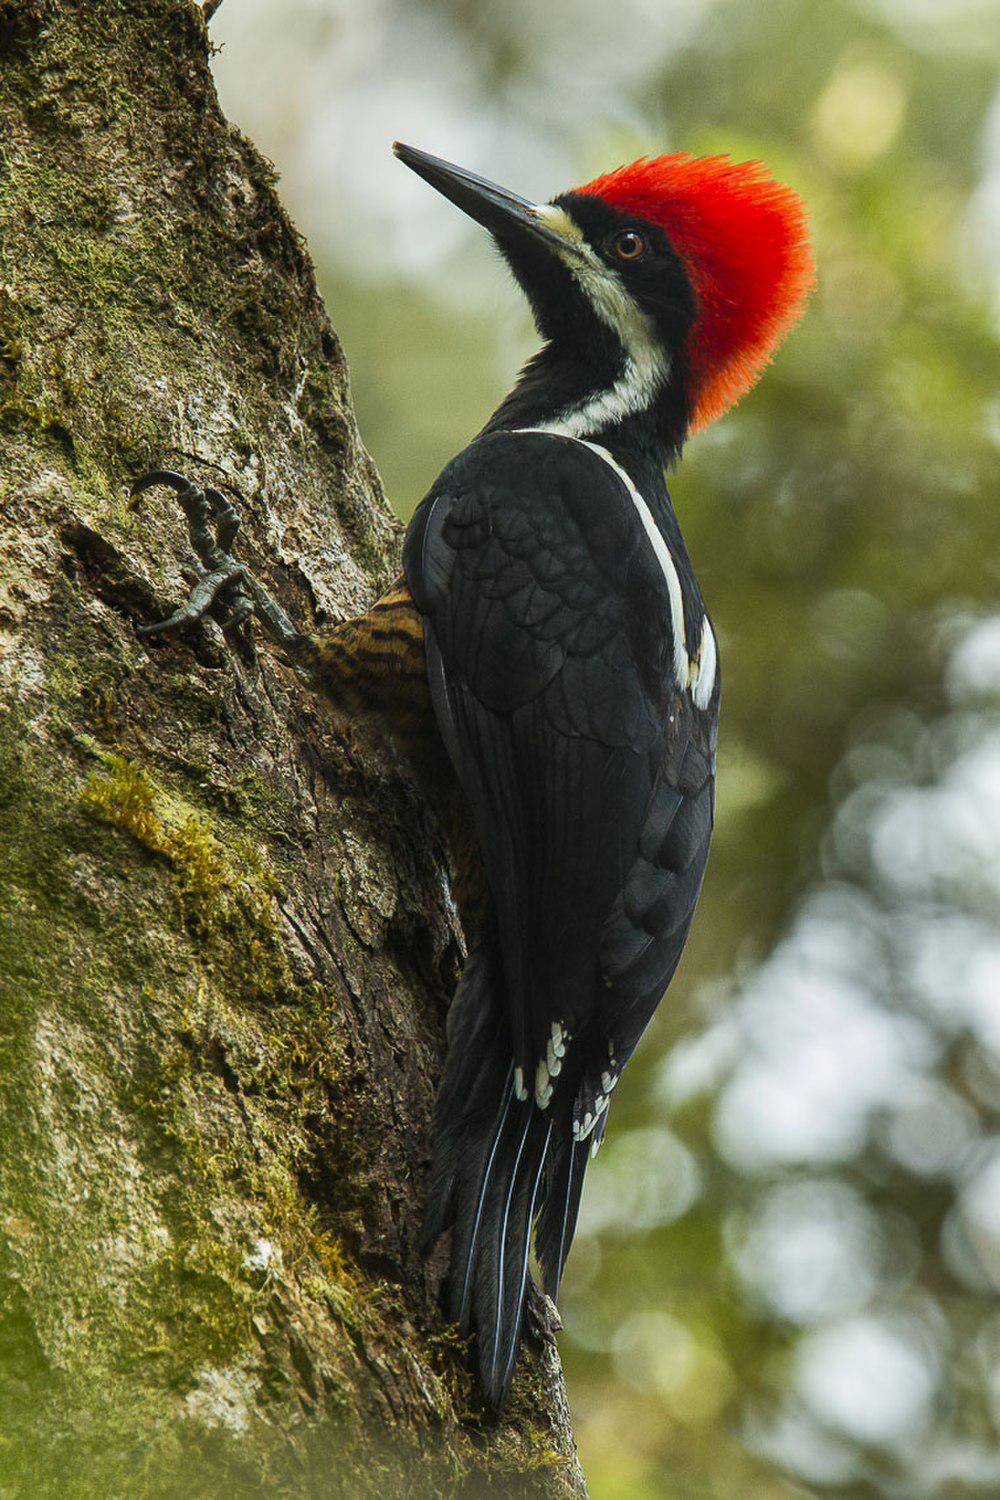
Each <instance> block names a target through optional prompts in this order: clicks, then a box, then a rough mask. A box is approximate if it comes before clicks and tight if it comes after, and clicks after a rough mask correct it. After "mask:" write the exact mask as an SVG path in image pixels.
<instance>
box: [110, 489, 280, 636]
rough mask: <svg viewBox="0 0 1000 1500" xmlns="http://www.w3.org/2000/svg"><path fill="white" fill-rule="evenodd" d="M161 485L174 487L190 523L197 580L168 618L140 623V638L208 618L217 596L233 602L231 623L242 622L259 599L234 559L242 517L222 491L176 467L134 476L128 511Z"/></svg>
mask: <svg viewBox="0 0 1000 1500" xmlns="http://www.w3.org/2000/svg"><path fill="white" fill-rule="evenodd" d="M157 485H164V486H166V487H167V488H168V489H172V490H173V491H174V492H175V493H176V495H177V500H178V503H179V505H180V507H181V510H182V511H183V512H184V516H185V519H186V521H187V525H188V535H189V537H190V539H191V546H192V547H193V548H194V551H195V559H194V560H192V561H193V563H194V567H193V569H192V571H193V572H194V575H195V577H194V583H193V587H192V589H191V593H190V594H189V596H188V599H187V602H186V603H185V604H183V605H181V607H180V609H177V610H175V611H174V613H173V614H172V615H170V617H169V618H168V619H166V620H159V621H157V622H156V623H155V624H153V625H140V626H139V627H138V634H139V635H141V636H151V635H164V634H166V633H167V632H169V631H173V630H178V629H180V628H181V627H182V626H184V625H189V624H194V622H195V621H197V620H200V619H203V618H204V616H205V615H206V614H207V613H208V612H209V610H210V609H211V608H212V606H213V604H215V603H216V601H217V600H220V596H221V602H223V603H224V604H226V605H227V606H228V614H227V617H226V620H225V624H226V626H227V627H228V626H233V625H238V624H239V623H240V622H241V621H243V620H245V619H246V618H247V616H248V615H251V614H252V613H253V611H254V598H253V595H252V593H251V592H250V590H249V589H248V587H247V570H246V568H245V566H244V565H243V563H241V562H237V561H236V559H235V558H234V557H233V555H232V552H233V546H234V544H235V542H236V538H237V535H238V534H239V529H240V518H239V516H238V515H237V513H236V511H235V510H234V508H233V506H232V504H231V503H230V501H229V500H227V498H226V496H225V495H224V494H223V493H222V491H221V490H216V489H212V488H211V487H210V486H206V488H205V489H203V490H202V489H199V488H198V486H197V485H196V484H195V483H194V481H193V480H190V479H187V478H185V476H184V475H183V474H177V473H175V472H174V470H173V469H150V470H149V471H148V472H147V473H145V474H140V475H139V477H138V479H136V480H134V481H133V483H132V486H131V489H130V499H129V509H130V510H135V509H137V508H138V506H139V504H140V498H141V496H142V495H143V494H144V493H145V491H146V490H150V489H153V488H154V487H155V486H157Z"/></svg>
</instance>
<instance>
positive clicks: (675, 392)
mask: <svg viewBox="0 0 1000 1500" xmlns="http://www.w3.org/2000/svg"><path fill="white" fill-rule="evenodd" d="M580 354H581V351H579V350H570V349H564V348H562V347H557V346H556V345H555V344H546V345H545V346H544V347H543V348H542V349H540V350H539V352H538V353H537V354H536V355H535V356H534V357H533V358H532V359H531V360H529V362H528V364H527V365H525V367H524V369H523V370H522V372H521V374H520V376H519V378H518V381H517V384H516V385H515V386H514V389H513V390H512V391H511V393H510V395H509V396H507V397H506V398H505V399H504V400H503V401H502V402H501V403H500V405H499V406H498V407H497V409H496V411H495V412H494V413H493V415H492V417H491V418H490V420H489V421H488V422H487V424H486V426H485V427H484V428H483V431H484V432H498V431H508V432H509V431H511V430H512V429H514V428H518V427H540V426H543V425H546V424H548V423H552V422H556V421H558V420H559V418H561V417H562V416H563V415H564V414H565V413H567V412H570V411H574V410H576V409H578V408H579V407H581V406H583V405H584V403H586V402H587V401H589V400H591V399H592V398H594V397H597V396H599V395H600V394H601V393H602V392H603V391H606V390H608V389H610V387H611V386H612V385H614V383H615V381H616V380H617V379H618V378H619V376H620V375H621V373H622V369H623V364H624V353H623V351H622V350H621V347H620V346H618V347H617V348H613V349H605V350H601V351H598V357H597V358H596V359H595V351H594V350H593V349H591V350H589V351H588V356H589V357H587V358H585V359H584V358H581V357H580ZM686 384H687V382H686V380H685V379H684V378H683V372H682V371H681V370H680V369H678V368H677V366H676V365H675V366H674V368H673V369H672V370H671V374H670V376H669V377H668V379H667V381H666V384H665V385H664V387H663V388H662V389H661V390H660V391H659V393H658V395H657V397H656V400H655V402H654V403H653V405H651V406H650V407H649V408H648V409H647V410H645V411H638V412H632V413H630V414H629V415H628V416H626V417H622V418H618V419H615V420H613V421H610V422H607V423H605V424H604V425H597V424H595V425H594V427H593V430H587V431H585V432H580V433H579V434H578V435H579V436H580V437H582V438H584V439H586V441H588V442H593V443H600V444H601V446H602V447H607V448H610V449H611V450H612V451H625V452H632V453H640V452H641V453H643V454H655V456H656V459H657V462H658V463H659V464H660V466H661V467H664V468H665V467H667V466H668V465H669V464H671V463H672V462H673V461H674V460H675V459H676V458H677V457H678V455H679V454H680V450H681V447H682V446H683V443H684V438H685V435H686V432H687V425H688V405H687V399H686V394H685V389H686Z"/></svg>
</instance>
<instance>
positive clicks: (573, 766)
mask: <svg viewBox="0 0 1000 1500" xmlns="http://www.w3.org/2000/svg"><path fill="white" fill-rule="evenodd" d="M643 477H644V479H645V480H646V482H647V484H648V485H649V486H650V488H651V491H652V498H653V499H654V500H655V502H656V510H657V511H658V512H659V514H660V515H661V516H666V513H667V510H668V507H669V500H668V498H667V494H666V487H665V485H664V484H663V481H662V475H661V474H660V471H659V469H658V468H656V467H655V466H654V467H653V468H652V469H649V470H648V471H647V470H643ZM657 478H658V485H657ZM651 508H652V507H651ZM661 529H662V530H663V531H664V532H666V531H668V529H669V528H666V527H663V528H661ZM675 548H676V544H675ZM672 555H673V556H674V558H675V563H676V564H677V565H678V576H679V577H682V589H683V595H684V603H685V610H684V612H685V616H690V622H691V627H690V628H691V629H692V630H693V629H694V624H695V621H697V622H698V628H699V629H700V628H701V621H702V620H703V617H704V609H703V606H702V604H701V599H700V596H699V595H698V592H697V587H696V585H695V583H694V579H693V575H691V573H690V568H689V565H687V564H686V557H684V556H683V554H682V552H681V551H680V550H679V549H676V550H675V552H674V553H672ZM405 569H406V578H407V582H408V584H409V587H410V591H411V593H412V595H413V598H414V600H415V602H416V604H417V607H418V609H419V610H420V611H421V613H422V615H423V616H424V621H425V625H424V637H425V648H426V652H427V660H428V674H429V680H430V684H431V692H432V698H433V703H434V709H435V713H436V716H437V719H438V723H439V726H440V728H441V731H442V736H443V739H444V741H445V744H446V746H447V747H448V751H449V754H450V756H451V758H452V761H453V763H454V766H455V769H456V771H457V773H458V776H459V779H460V781H461V784H462V786H463V788H464V791H465V794H466V796H467V797H468V799H469V802H470V805H471V807H472V810H473V814H474V817H475V823H476V829H477V834H478V838H479V843H480V846H481V849H482V851H483V856H484V860H485V863H486V869H487V875H488V880H489V886H490V891H491V894H492V911H491V914H490V917H489V919H488V922H487V924H486V927H485V928H484V931H483V933H482V934H481V937H480V940H479V943H478V944H477V946H476V948H475V949H474V951H473V953H472V954H471V956H470V959H469V961H468V963H467V965H466V969H465V972H464V974H463V977H462V981H461V984H460V986H459V990H458V993H457V995H456V999H455V1002H454V1007H453V1011H452V1019H451V1022H450V1025H449V1038H448V1040H449V1052H448V1063H447V1067H446V1072H445V1078H444V1081H443V1084H442V1088H441V1093H440V1097H439V1101H438V1107H437V1121H436V1141H435V1155H434V1168H433V1178H432V1184H431V1189H430V1194H429V1208H428V1219H427V1236H428V1239H430V1240H433V1239H436V1238H437V1236H438V1235H439V1234H440V1232H441V1231H442V1230H443V1229H445V1228H447V1227H448V1226H449V1225H454V1240H453V1252H452V1277H451V1292H450V1296H451V1311H452V1314H453V1315H454V1316H455V1317H456V1318H457V1319H458V1320H459V1321H460V1322H461V1323H463V1324H464V1325H466V1326H468V1325H470V1324H471V1325H472V1326H474V1327H475V1328H476V1330H477V1335H478V1346H479V1363H480V1370H481V1374H482V1378H483V1383H484V1389H485V1390H486V1393H487V1396H488V1397H489V1398H490V1400H491V1401H492V1402H494V1403H495V1404H499V1402H500V1401H501V1400H502V1399H503V1396H504V1394H505V1392H506V1388H507V1385H508V1384H509V1380H510V1375H511V1371H512V1368H513V1359H514V1354H515V1352H516V1348H517V1340H518V1333H519V1328H520V1321H521V1316H522V1309H523V1300H524V1287H525V1284H526V1275H527V1262H528V1253H529V1249H530V1232H531V1225H532V1221H533V1220H536V1221H537V1222H536V1225H535V1236H536V1248H537V1253H538V1261H539V1265H540V1267H541V1270H542V1275H543V1281H544V1285H545V1289H546V1290H547V1291H549V1292H550V1293H551V1294H553V1295H554V1294H555V1291H556V1289H557V1287H558V1283H559V1278H560V1276H561V1273H562V1267H563V1264H564V1261H565V1257H566V1253H567V1251H568V1248H569V1244H570V1241H571V1239H572V1234H573V1229H574V1226H575V1221H576V1214H577V1209H578V1206H579V1198H580V1189H581V1185H582V1180H583V1172H584V1167H585V1164H586V1160H587V1157H588V1155H589V1150H590V1145H591V1142H590V1140H589V1139H583V1140H578V1139H576V1138H575V1136H574V1124H575V1125H576V1133H577V1135H580V1134H583V1133H584V1127H585V1125H586V1124H587V1121H588V1115H589V1116H590V1117H591V1121H590V1123H591V1130H590V1131H589V1134H590V1135H591V1136H592V1134H593V1121H594V1119H595V1118H596V1116H597V1115H598V1114H599V1115H600V1119H599V1121H598V1124H599V1128H600V1130H601V1131H603V1128H604V1119H605V1114H604V1112H603V1108H602V1109H601V1110H598V1101H599V1100H602V1099H603V1100H606V1099H607V1096H608V1094H609V1093H610V1089H611V1088H612V1087H613V1086H614V1082H615V1081H617V1076H618V1074H619V1072H620V1071H621V1068H622V1067H623V1066H624V1064H625V1062H626V1061H627V1059H628V1057H629V1056H630V1054H631V1052H632V1050H633V1048H634V1047H635V1044H636V1042H637V1041H638V1039H639V1036H640V1035H641V1033H642V1031H643V1029H644V1028H645V1026H646V1024H647V1022H648V1020H649V1017H650V1016H651V1014H652V1012H653V1010H654V1008H655V1006H656V1004H657V1002H658V1001H659V999H660V997H661V995H662V993H663V990H664V988H665V986H666V984H667V983H668V982H669V979H670V977H671V976H672V974H673V971H674V968H675V967H676V964H677V961H678V959H679V957H680V952H681V949H682V947H683V944H684V940H685V938H686V936H687V930H688V926H689V923H690V920H691V916H692V913H693V910H694V905H695V902H696V900H697V896H698V891H699V888H700V884H701V879H702V875H703V872H704V867H705V861H706V858H707V854H708V843H709V836H710V832H711V818H712V784H713V769H712V767H713V754H714V736H715V721H716V711H715V705H716V703H717V696H718V687H717V684H716V686H715V687H714V689H713V697H712V702H711V705H710V708H709V709H708V710H707V711H702V710H699V709H697V708H696V707H695V706H694V704H693V702H692V698H691V694H690V693H689V692H688V691H686V690H682V689H681V688H680V687H679V686H678V684H677V680H676V672H675V669H674V668H675V664H674V660H673V652H674V636H673V625H672V614H671V598H670V592H669V588H668V584H667V580H666V577H665V574H664V572H663V569H662V567H661V565H660V563H659V561H658V560H657V557H656V555H655V553H654V550H653V548H652V547H651V545H650V541H649V537H648V535H647V533H646V531H645V529H644V527H643V524H642V521H641V519H640V516H639V513H638V511H637V508H636V504H635V501H634V498H633V496H632V495H631V493H630V490H629V487H628V485H627V484H626V482H625V481H624V480H623V479H622V478H621V477H620V475H619V474H618V473H617V472H616V470H615V468H613V467H612V466H611V465H610V464H608V463H607V462H606V461H605V460H604V458H602V457H601V456H600V455H599V454H597V453H595V452H594V451H592V449H590V448H588V447H587V446H586V445H585V444H583V443H580V442H577V441H575V440H574V439H571V438H566V437H560V436H554V435H550V434H546V433H538V432H520V431H493V432H490V433H487V434H485V435H483V436H481V437H480V438H479V439H477V440H476V441H475V442H474V443H473V444H472V445H471V446H470V447H469V448H467V449H466V450H465V451H464V452H463V453H462V454H460V455H459V456H458V458H456V459H455V460H454V461H453V462H452V463H451V464H449V465H448V467H447V468H446V469H445V470H444V472H443V473H442V475H441V476H440V478H439V480H438V481H437V483H436V484H435V486H434V488H433V489H432V490H431V492H430V494H429V495H428V496H427V498H426V499H425V500H424V501H423V503H422V505H421V506H420V508H419V509H418V511H417V513H416V515H415V516H414V519H413V521H412V523H411V525H410V528H409V531H408V534H407V539H406V550H405ZM682 569H683V575H682V571H681V570H682ZM554 1023H556V1024H558V1025H559V1026H560V1027H561V1028H562V1030H563V1032H564V1033H565V1034H566V1035H567V1037H568V1040H567V1042H566V1045H565V1056H564V1057H563V1058H562V1059H560V1060H559V1062H560V1069H559V1072H558V1074H557V1076H556V1077H555V1078H554V1079H551V1082H552V1084H553V1090H552V1096H551V1100H550V1102H549V1103H548V1104H547V1107H545V1108H544V1109H543V1108H540V1107H539V1104H538V1102H537V1101H536V1098H535V1076H536V1071H537V1067H538V1063H539V1060H540V1059H544V1058H545V1057H546V1055H547V1048H548V1045H549V1043H550V1041H551V1038H552V1027H553V1024H554ZM515 1068H517V1069H520V1072H521V1075H522V1076H523V1079H524V1082H525V1085H526V1086H527V1088H528V1090H529V1096H528V1098H527V1099H523V1098H518V1097H517V1094H516V1092H515V1074H514V1069H515ZM598 1138H599V1137H598Z"/></svg>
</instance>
